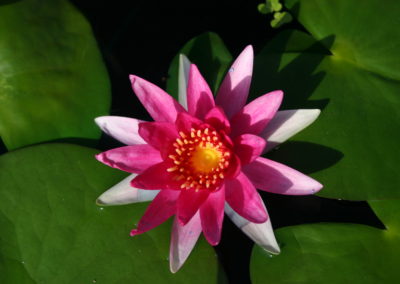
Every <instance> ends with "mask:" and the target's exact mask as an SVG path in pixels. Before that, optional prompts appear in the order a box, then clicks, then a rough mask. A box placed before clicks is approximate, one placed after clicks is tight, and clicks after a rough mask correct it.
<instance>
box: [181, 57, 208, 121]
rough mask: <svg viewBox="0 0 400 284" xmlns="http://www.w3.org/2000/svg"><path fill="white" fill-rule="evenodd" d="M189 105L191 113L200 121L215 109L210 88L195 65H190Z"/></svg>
mask: <svg viewBox="0 0 400 284" xmlns="http://www.w3.org/2000/svg"><path fill="white" fill-rule="evenodd" d="M187 103H188V111H189V113H190V114H191V115H193V116H195V117H197V118H200V119H203V118H204V116H205V114H206V113H207V112H208V111H209V110H210V109H211V108H213V107H214V98H213V95H212V92H211V90H210V87H209V86H208V84H207V82H206V81H205V80H204V78H203V76H201V74H200V71H199V69H197V66H196V65H194V64H192V65H190V72H189V81H188V88H187Z"/></svg>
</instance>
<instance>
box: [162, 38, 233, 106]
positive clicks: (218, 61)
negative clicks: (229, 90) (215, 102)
mask: <svg viewBox="0 0 400 284" xmlns="http://www.w3.org/2000/svg"><path fill="white" fill-rule="evenodd" d="M179 54H184V55H186V56H187V57H188V58H189V60H190V61H191V62H192V63H194V64H196V65H197V67H199V70H201V73H202V75H203V76H204V78H205V79H206V81H207V83H208V84H209V85H210V88H211V90H212V91H213V93H214V94H216V92H217V90H218V87H219V85H220V84H221V81H222V79H223V78H224V76H225V74H226V71H227V70H228V68H229V66H230V63H231V61H232V55H231V54H230V53H229V51H228V49H227V48H226V46H225V44H224V42H223V41H222V39H221V38H220V37H219V36H218V35H217V34H215V33H212V32H207V33H204V34H201V35H199V36H197V37H194V38H192V39H191V40H190V41H188V42H187V43H186V44H185V45H184V46H183V48H182V49H181V50H180V51H179V53H178V54H177V55H176V56H175V57H174V59H173V60H172V62H171V65H170V67H169V70H168V74H169V78H168V81H167V92H168V93H169V94H170V95H171V96H174V97H175V98H176V99H178V69H179Z"/></svg>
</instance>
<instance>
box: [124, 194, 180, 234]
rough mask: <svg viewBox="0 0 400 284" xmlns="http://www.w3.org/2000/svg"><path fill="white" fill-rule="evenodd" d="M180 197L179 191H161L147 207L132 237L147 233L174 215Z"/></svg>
mask: <svg viewBox="0 0 400 284" xmlns="http://www.w3.org/2000/svg"><path fill="white" fill-rule="evenodd" d="M178 197H179V191H176V190H161V191H160V193H159V194H157V196H156V197H155V198H154V200H153V201H152V202H151V203H150V205H149V206H148V207H147V209H146V212H144V215H143V217H142V218H141V219H140V221H139V224H138V227H137V229H134V230H132V231H131V236H135V235H138V234H142V233H144V232H147V231H149V230H151V229H153V228H154V227H157V226H158V225H161V224H162V223H163V222H165V221H166V220H167V219H168V218H169V217H171V216H172V215H174V213H175V211H176V201H177V199H178Z"/></svg>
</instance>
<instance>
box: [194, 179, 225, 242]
mask: <svg viewBox="0 0 400 284" xmlns="http://www.w3.org/2000/svg"><path fill="white" fill-rule="evenodd" d="M224 204H225V186H222V187H221V188H220V189H219V190H218V191H216V192H213V193H210V195H209V196H208V198H207V200H206V201H205V202H204V204H203V205H202V206H201V207H200V217H201V226H202V228H203V234H204V236H205V237H206V239H207V241H208V242H209V243H210V245H212V246H216V245H217V244H218V243H219V241H220V239H221V231H222V222H223V220H224Z"/></svg>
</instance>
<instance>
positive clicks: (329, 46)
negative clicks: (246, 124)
mask: <svg viewBox="0 0 400 284" xmlns="http://www.w3.org/2000/svg"><path fill="white" fill-rule="evenodd" d="M286 3H287V6H288V8H290V11H291V13H292V15H294V17H297V18H298V20H299V21H300V23H302V24H303V25H304V27H305V28H306V29H307V30H308V31H309V32H310V33H311V36H308V37H309V38H310V39H309V40H308V41H304V40H299V44H300V45H302V47H303V48H302V49H301V50H294V49H293V46H295V45H296V44H295V42H296V40H294V39H293V38H292V37H295V38H296V39H297V40H298V39H299V38H303V39H304V38H306V37H307V35H306V34H304V35H303V36H302V37H299V36H298V34H299V33H300V32H296V31H295V32H292V34H291V35H290V34H289V33H288V32H286V33H285V34H283V35H281V36H278V37H277V38H276V39H275V40H273V42H271V43H270V44H269V45H267V46H266V47H265V48H264V49H263V50H262V51H261V52H260V54H259V55H258V56H257V57H256V61H255V71H254V74H255V76H254V81H253V83H254V84H253V94H257V95H260V94H262V93H266V92H268V91H271V90H274V89H282V90H283V91H284V92H285V98H284V104H283V108H286V109H293V108H320V109H322V114H321V115H320V117H319V118H318V120H317V121H316V122H315V123H314V124H313V125H312V126H311V127H309V128H308V129H306V130H305V131H302V132H301V133H300V134H298V135H297V136H296V137H295V138H294V139H295V140H300V141H307V142H311V143H318V144H322V145H323V146H325V147H329V148H332V149H334V150H335V151H338V152H340V153H342V155H343V158H342V159H340V160H339V161H338V162H337V163H336V164H335V165H333V166H331V167H329V168H327V169H324V167H323V165H324V164H325V162H324V157H320V156H319V153H318V152H316V151H312V150H310V151H309V152H307V153H302V156H304V155H306V156H308V157H309V159H308V160H307V161H304V163H306V164H307V163H308V164H310V163H313V164H314V165H316V167H318V165H321V170H320V171H317V172H315V173H313V174H312V176H313V177H314V178H316V179H317V180H318V181H320V182H321V183H322V184H324V189H323V190H322V191H320V192H319V193H318V195H319V196H323V197H329V198H342V199H349V200H372V199H391V198H400V191H399V190H398V188H399V186H400V179H399V178H398V174H397V168H398V161H399V160H400V151H398V141H399V140H400V132H399V131H398V130H399V129H400V115H399V112H398V109H399V107H400V96H399V92H400V57H399V56H398V50H399V49H400V30H399V29H398V28H397V27H398V26H399V23H400V18H399V17H398V15H399V13H400V3H398V2H396V1H388V2H385V9H384V10H383V9H382V2H381V1H378V0H370V1H365V2H363V4H362V7H361V6H360V3H359V1H354V0H353V1H351V0H336V1H329V0H318V1H317V0H309V1H286ZM294 34H297V36H294ZM312 39H313V40H314V44H311V45H309V46H308V47H307V46H306V45H305V43H310V42H311V40H312ZM388 39H390V40H388ZM321 46H323V47H324V48H325V49H326V51H327V52H321V51H319V50H320V49H321V48H320V47H321ZM279 47H280V50H279ZM286 47H289V49H286ZM273 155H274V159H277V160H280V161H282V162H286V163H287V164H289V165H291V164H292V163H293V164H298V163H297V162H296V159H298V157H296V155H292V156H291V157H289V155H288V154H287V153H285V152H284V151H283V149H280V150H279V151H276V153H274V154H273ZM297 169H299V170H300V171H301V170H302V168H301V167H300V168H298V167H297Z"/></svg>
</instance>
